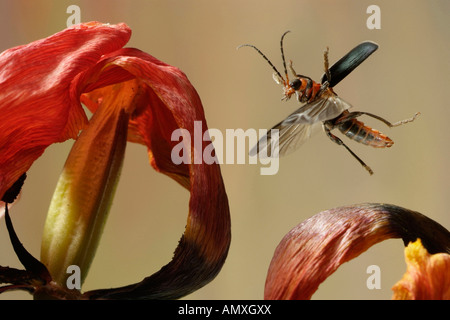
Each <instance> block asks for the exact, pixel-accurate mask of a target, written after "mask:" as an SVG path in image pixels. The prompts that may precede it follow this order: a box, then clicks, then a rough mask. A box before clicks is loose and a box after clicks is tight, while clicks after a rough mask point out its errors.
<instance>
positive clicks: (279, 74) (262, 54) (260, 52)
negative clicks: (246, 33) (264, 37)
mask: <svg viewBox="0 0 450 320" xmlns="http://www.w3.org/2000/svg"><path fill="white" fill-rule="evenodd" d="M242 47H252V48H253V49H255V50H256V51H257V52H258V53H259V54H260V55H261V56H262V57H263V58H264V59H265V60H266V61H267V62H268V63H269V64H270V66H271V67H272V69H273V70H274V71H275V72H276V74H277V75H278V77H279V78H280V79H282V80H283V82H286V81H285V80H284V78H283V76H282V75H281V73H280V72H279V71H278V70H277V68H275V66H274V65H273V63H272V62H271V61H270V60H269V58H267V57H266V55H265V54H264V53H262V51H261V50H259V49H258V48H257V47H255V46H254V45H252V44H241V45H240V46H239V47H237V49H240V48H242ZM283 61H284V58H283ZM284 68H285V69H286V65H285V66H284Z"/></svg>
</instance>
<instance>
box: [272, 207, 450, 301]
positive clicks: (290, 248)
mask: <svg viewBox="0 0 450 320" xmlns="http://www.w3.org/2000/svg"><path fill="white" fill-rule="evenodd" d="M390 238H402V239H403V241H404V243H405V245H406V244H408V243H409V242H410V241H415V240H416V239H417V238H420V239H422V242H423V244H424V245H425V247H426V248H427V249H428V251H430V252H450V232H449V231H448V230H446V229H445V228H444V227H442V226H441V225H439V224H438V223H436V222H435V221H433V220H431V219H429V218H427V217H426V216H424V215H422V214H420V213H418V212H414V211H410V210H407V209H404V208H401V207H398V206H393V205H387V204H362V205H354V206H348V207H340V208H336V209H331V210H327V211H323V212H320V213H318V214H316V215H314V216H313V217H311V218H309V219H307V220H305V221H304V222H302V223H300V224H299V225H298V226H296V227H295V228H294V229H292V230H291V231H290V232H289V233H288V234H287V235H286V236H285V237H284V238H283V240H282V241H281V242H280V244H279V245H278V247H277V248H276V250H275V253H274V256H273V258H272V262H271V264H270V267H269V271H268V275H267V279H266V285H265V293H264V297H265V299H310V298H311V296H312V295H313V293H314V292H315V291H316V290H317V288H318V286H319V285H320V283H322V282H323V281H324V280H325V279H326V278H327V277H328V276H329V275H331V274H332V273H333V272H334V271H335V270H336V269H337V268H338V267H339V266H340V265H341V264H342V263H344V262H346V261H349V260H351V259H353V258H355V257H357V256H358V255H360V254H361V253H362V252H364V251H366V250H367V249H368V248H369V247H371V246H372V245H374V244H376V243H378V242H381V241H383V240H386V239H390Z"/></svg>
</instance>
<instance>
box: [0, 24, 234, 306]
mask: <svg viewBox="0 0 450 320" xmlns="http://www.w3.org/2000/svg"><path fill="white" fill-rule="evenodd" d="M130 36H131V30H130V29H129V28H128V26H126V25H125V24H117V25H105V24H101V23H98V22H91V23H85V24H80V25H77V26H74V27H72V28H69V29H66V30H63V31H61V32H59V33H57V34H55V35H53V36H50V37H48V38H45V39H42V40H39V41H36V42H33V43H30V44H28V45H24V46H20V47H16V48H12V49H9V50H6V51H5V52H3V53H2V54H1V55H0V112H1V113H2V119H3V121H2V122H1V123H0V154H1V155H2V157H1V158H0V195H2V196H3V194H4V193H5V191H6V190H8V188H10V187H11V186H12V184H13V183H14V182H15V181H16V180H17V179H18V178H19V177H20V176H21V175H22V174H23V173H24V172H26V171H27V170H28V169H29V168H30V166H31V165H32V163H33V162H34V161H35V160H36V159H37V158H38V157H40V156H41V154H42V153H43V152H44V150H45V149H46V147H48V146H49V145H50V144H52V143H55V142H62V141H65V140H66V139H69V138H73V139H77V137H78V135H79V133H80V131H81V130H83V131H82V133H81V135H80V136H79V138H78V141H77V142H76V143H75V145H77V144H78V145H79V146H78V147H75V146H74V148H73V150H72V152H71V156H70V157H69V160H68V161H67V163H66V167H67V166H69V167H70V166H72V167H70V170H68V172H71V175H70V176H71V178H73V179H80V178H77V177H76V174H74V173H73V172H72V171H73V168H75V167H76V170H81V169H79V166H81V165H80V164H77V165H74V164H73V163H74V162H76V161H75V160H70V159H71V158H72V157H76V156H78V157H80V156H82V157H86V158H85V159H88V160H86V161H87V162H88V164H87V165H85V166H84V167H83V169H82V170H85V171H86V172H88V171H89V165H94V162H95V158H94V159H93V158H92V157H91V156H90V154H91V153H95V152H96V151H95V150H97V149H96V147H92V146H93V145H94V144H95V143H96V142H98V141H95V140H96V139H100V138H98V137H102V138H105V139H106V138H108V139H109V138H111V139H113V138H112V137H116V138H114V139H117V138H118V140H120V136H125V137H127V139H128V141H132V142H137V143H141V144H143V145H145V146H147V148H148V154H149V158H150V163H151V165H152V166H153V167H154V168H155V169H156V170H158V171H160V172H162V173H164V174H166V175H168V176H170V177H171V178H173V179H174V180H176V181H177V182H178V183H180V184H181V185H182V186H184V187H185V188H186V189H188V190H189V192H190V201H189V214H188V219H187V226H186V231H185V233H184V235H183V237H182V238H181V240H180V243H179V245H178V247H177V249H176V251H175V255H174V257H173V260H172V261H171V262H170V263H169V264H168V265H166V266H165V267H164V268H162V269H161V270H160V271H159V272H157V273H155V274H154V275H153V276H150V277H148V278H146V279H145V280H144V281H142V282H141V283H138V284H135V285H130V286H128V287H125V288H118V289H108V290H103V291H95V292H88V293H85V295H84V296H83V297H84V298H108V297H112V298H129V297H131V298H178V297H181V296H183V295H186V294H188V293H190V292H192V291H194V290H196V289H198V288H200V287H201V286H203V285H205V284H206V283H208V282H209V281H211V280H212V279H213V278H214V277H215V276H216V274H217V273H218V272H219V271H220V269H221V267H222V265H223V263H224V261H225V258H226V255H227V252H228V248H229V243H230V216H229V207H228V200H227V195H226V191H225V188H224V184H223V181H222V176H221V173H220V168H219V166H218V165H217V164H212V165H207V164H191V165H188V164H181V165H175V164H174V163H173V162H172V160H171V150H172V148H173V147H174V145H175V144H176V143H178V142H174V141H171V134H172V132H173V131H174V130H175V129H178V128H183V129H187V130H188V131H189V132H190V133H191V134H193V132H194V121H201V122H202V128H203V130H204V131H206V130H207V129H208V127H207V124H206V120H205V115H204V112H203V107H202V104H201V100H200V98H199V96H198V94H197V92H196V90H195V89H194V87H193V86H192V84H191V83H190V82H189V80H188V79H187V77H186V76H185V75H184V73H183V72H181V71H180V70H179V69H177V68H175V67H173V66H170V65H167V64H165V63H164V62H162V61H159V60H157V59H156V58H154V57H152V56H150V55H149V54H147V53H145V52H142V51H140V50H138V49H134V48H122V47H123V46H124V45H125V44H126V43H127V41H128V40H129V38H130ZM80 102H82V103H83V104H85V105H86V106H87V107H88V108H89V109H90V110H91V111H93V112H94V116H93V117H92V120H91V122H89V121H88V119H87V117H86V115H85V113H84V111H83V109H82V106H81V103H80ZM97 109H98V111H97ZM94 119H96V120H94ZM124 121H125V125H126V124H128V130H125V131H128V133H126V132H125V133H124V132H122V131H123V130H122V131H121V129H120V123H124ZM110 123H111V125H110ZM113 125H114V127H113V129H111V130H109V131H108V132H107V133H105V132H103V131H102V130H107V129H104V128H108V127H112V126H113ZM116 126H117V127H116ZM84 137H87V138H84ZM94 137H97V138H94ZM83 141H84V142H83ZM110 141H113V140H110ZM114 141H116V140H114ZM115 143H116V142H112V143H110V144H111V146H112V148H113V149H114V144H115ZM119 144H120V143H118V145H119ZM204 147H205V145H204V146H203V148H204ZM119 148H121V147H120V146H119ZM189 148H190V150H192V152H191V154H194V152H193V148H194V145H192V146H189ZM76 150H78V151H76ZM86 150H90V151H89V152H87V151H86ZM108 150H109V149H108ZM111 152H112V153H114V152H116V151H111ZM75 153H77V154H75ZM72 154H74V155H73V156H72ZM119 154H120V152H119ZM113 158H114V156H112V159H113ZM83 159H84V158H83ZM80 162H82V161H78V163H80ZM71 163H72V164H71ZM191 163H193V161H192V162H191ZM71 170H72V171H71ZM85 171H83V172H85ZM106 171H107V170H106ZM85 178H86V177H85ZM86 179H87V178H86ZM92 179H93V180H95V179H96V178H95V177H92ZM85 183H86V184H87V185H89V186H91V185H96V183H99V182H98V181H85ZM83 219H84V217H83ZM49 226H50V227H49V228H50V231H49V230H47V227H46V232H52V228H57V227H56V226H55V225H52V224H51V223H50V224H49ZM100 229H101V228H100ZM65 231H68V230H65ZM52 236H54V235H52ZM48 250H53V249H48ZM55 250H56V249H55ZM58 250H63V249H62V248H58ZM44 251H45V250H44ZM44 255H45V254H44ZM49 259H50V260H51V259H52V257H51V256H50V257H48V256H47V257H45V260H46V263H49V261H48V260H49ZM88 264H89V263H88ZM50 270H51V268H50ZM64 272H65V270H64ZM33 289H36V288H33ZM33 289H32V290H33Z"/></svg>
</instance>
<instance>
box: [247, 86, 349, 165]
mask: <svg viewBox="0 0 450 320" xmlns="http://www.w3.org/2000/svg"><path fill="white" fill-rule="evenodd" d="M350 107H351V106H350V104H348V103H347V102H345V101H344V100H342V99H341V98H339V97H338V96H336V95H335V94H334V93H333V92H331V91H326V92H324V93H323V94H322V95H321V96H320V97H319V98H318V99H316V100H314V101H313V102H311V103H308V104H305V105H304V106H302V107H300V108H299V109H297V110H296V111H295V112H293V113H292V114H290V115H289V116H288V117H287V118H286V119H285V120H283V121H281V122H280V123H278V124H277V125H275V126H274V127H273V128H272V129H271V130H269V132H268V133H267V134H266V135H265V136H263V137H262V138H261V139H260V140H259V141H258V143H257V145H256V146H254V147H253V148H252V149H251V150H250V155H251V156H255V155H257V154H259V155H260V157H275V156H283V155H286V154H288V153H291V152H292V151H294V150H296V149H297V148H298V147H300V146H301V145H302V144H303V143H304V142H305V141H306V140H308V138H309V137H310V136H311V131H312V127H313V125H314V124H316V123H321V122H323V121H326V120H330V119H333V118H336V117H337V116H339V115H340V114H341V113H342V112H343V111H344V110H347V109H348V108H350ZM274 130H278V131H274ZM276 132H278V134H275V133H276Z"/></svg>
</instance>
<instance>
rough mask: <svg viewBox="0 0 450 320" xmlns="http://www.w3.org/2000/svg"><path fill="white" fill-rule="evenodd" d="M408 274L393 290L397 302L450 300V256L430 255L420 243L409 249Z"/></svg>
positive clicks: (441, 254) (406, 252)
mask: <svg viewBox="0 0 450 320" xmlns="http://www.w3.org/2000/svg"><path fill="white" fill-rule="evenodd" d="M405 259H406V263H407V270H406V273H405V274H404V276H403V278H402V279H401V280H400V281H399V282H397V283H396V284H395V285H394V286H393V288H392V290H393V291H394V294H393V297H392V299H396V300H450V255H449V254H447V253H436V254H433V255H431V254H429V253H428V251H427V250H426V249H425V248H424V247H423V246H422V242H421V241H420V239H418V240H417V241H416V242H414V243H410V244H409V245H408V246H407V247H406V248H405Z"/></svg>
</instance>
